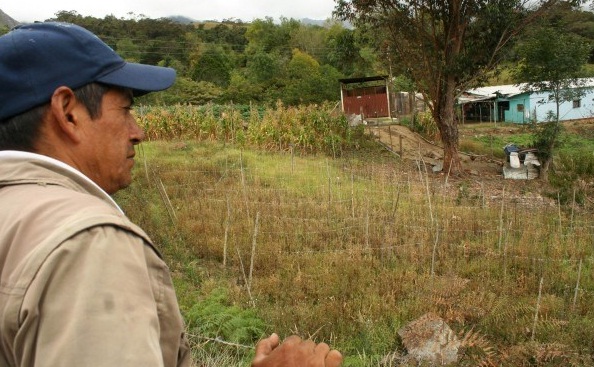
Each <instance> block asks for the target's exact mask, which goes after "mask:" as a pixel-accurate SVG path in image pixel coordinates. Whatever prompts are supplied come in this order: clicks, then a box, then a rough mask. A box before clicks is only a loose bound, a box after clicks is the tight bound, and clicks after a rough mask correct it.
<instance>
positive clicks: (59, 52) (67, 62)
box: [0, 22, 175, 121]
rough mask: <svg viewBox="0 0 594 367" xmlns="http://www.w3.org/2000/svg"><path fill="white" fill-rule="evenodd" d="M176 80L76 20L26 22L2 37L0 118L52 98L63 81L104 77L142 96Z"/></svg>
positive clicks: (76, 84)
mask: <svg viewBox="0 0 594 367" xmlns="http://www.w3.org/2000/svg"><path fill="white" fill-rule="evenodd" d="M174 81H175V70H173V69H171V68H166V67H161V66H154V65H145V64H137V63H131V62H126V61H125V60H124V59H122V58H121V57H120V56H119V55H118V54H117V53H116V52H115V51H114V50H113V49H111V48H110V47H109V46H108V45H107V44H105V43H104V42H103V41H101V40H100V39H99V37H97V36H96V35H95V34H93V33H91V32H90V31H88V30H86V29H85V28H82V27H80V26H77V25H74V24H70V23H60V22H46V23H32V24H24V25H20V26H17V27H15V28H14V29H13V30H11V31H10V32H8V33H7V34H5V35H3V36H2V37H0V121H2V120H4V119H6V118H8V117H12V116H15V115H17V114H20V113H22V112H25V111H27V110H29V109H31V108H33V107H36V106H38V105H41V104H44V103H47V102H49V101H50V99H51V96H52V94H53V93H54V91H55V90H56V89H57V88H58V87H60V86H67V87H69V88H72V89H76V88H79V87H82V86H84V85H86V84H89V83H92V82H100V83H104V84H109V85H113V86H116V87H122V88H129V89H132V91H133V92H134V95H135V96H141V95H143V94H146V93H149V92H154V91H160V90H164V89H167V88H169V87H170V86H171V85H172V84H173V82H174Z"/></svg>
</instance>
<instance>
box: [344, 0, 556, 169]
mask: <svg viewBox="0 0 594 367" xmlns="http://www.w3.org/2000/svg"><path fill="white" fill-rule="evenodd" d="M558 1H560V0H534V1H532V0H473V1H468V0H335V2H336V3H337V5H336V7H335V11H334V13H335V15H336V16H337V17H339V18H340V19H343V20H350V21H352V22H353V23H354V24H355V25H358V24H363V25H367V26H372V27H375V28H377V32H376V34H377V35H378V36H379V35H384V36H385V38H386V42H387V44H388V50H389V52H390V53H391V54H392V60H395V61H396V62H398V63H400V64H401V65H402V66H403V67H404V68H405V70H406V71H407V73H408V74H409V75H410V77H411V79H412V80H413V81H414V82H415V85H416V86H417V88H418V89H419V92H420V93H422V94H423V95H424V96H425V99H426V100H427V101H430V103H429V109H430V111H431V114H432V116H433V119H434V121H435V123H436V124H437V127H438V129H439V132H440V135H441V140H442V143H443V146H444V169H445V170H446V171H449V172H451V173H453V174H460V173H462V165H461V161H460V156H459V154H458V153H459V152H458V145H459V136H458V118H457V115H456V113H455V111H456V110H455V105H456V99H457V97H458V96H459V93H461V92H462V91H464V90H465V89H468V88H470V87H473V86H476V85H479V83H481V82H482V81H483V80H484V79H485V78H486V76H487V75H488V72H490V71H493V70H494V69H495V68H496V66H497V65H498V64H499V62H500V61H501V60H502V58H503V57H504V56H505V52H504V51H505V50H506V49H508V48H509V46H511V44H512V41H513V40H514V39H515V36H517V35H518V34H519V33H520V32H521V31H522V30H523V28H524V27H525V26H527V25H528V24H530V23H531V22H533V21H534V20H535V19H537V18H538V16H539V15H540V13H541V12H544V11H545V10H546V9H547V8H548V7H550V6H551V5H553V4H554V3H556V2H558Z"/></svg>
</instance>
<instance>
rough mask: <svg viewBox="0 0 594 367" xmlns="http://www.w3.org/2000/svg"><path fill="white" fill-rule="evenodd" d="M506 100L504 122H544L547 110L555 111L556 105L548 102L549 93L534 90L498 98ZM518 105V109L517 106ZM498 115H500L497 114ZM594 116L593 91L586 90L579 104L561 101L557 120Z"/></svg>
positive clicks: (500, 100) (498, 103)
mask: <svg viewBox="0 0 594 367" xmlns="http://www.w3.org/2000/svg"><path fill="white" fill-rule="evenodd" d="M503 101H508V102H509V110H506V111H505V113H504V118H505V122H514V123H520V124H521V123H529V122H531V121H533V120H536V121H538V122H544V121H545V120H546V118H547V114H548V112H549V111H550V112H552V113H553V114H554V113H555V111H556V109H557V107H556V104H555V102H549V93H542V92H535V93H522V94H518V95H515V96H512V97H509V98H499V99H498V100H497V106H500V102H503ZM519 105H522V106H523V108H522V107H520V110H521V109H523V110H522V111H520V110H519V109H518V106H519ZM499 116H500V115H499ZM590 117H594V91H592V90H590V91H588V92H587V93H586V94H585V95H584V96H582V97H581V98H580V106H579V107H574V102H573V101H569V102H563V103H562V104H561V105H560V106H559V120H560V121H565V120H579V119H584V118H590Z"/></svg>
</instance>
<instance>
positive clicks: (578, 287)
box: [571, 259, 582, 312]
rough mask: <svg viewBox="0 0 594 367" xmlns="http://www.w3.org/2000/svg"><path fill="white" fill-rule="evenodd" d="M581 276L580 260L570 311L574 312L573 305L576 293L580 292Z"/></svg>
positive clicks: (575, 300)
mask: <svg viewBox="0 0 594 367" xmlns="http://www.w3.org/2000/svg"><path fill="white" fill-rule="evenodd" d="M581 276H582V259H580V265H579V267H578V277H577V282H576V283H575V291H574V292H573V305H572V306H571V310H572V311H573V312H575V305H576V303H577V298H578V292H579V290H580V278H581Z"/></svg>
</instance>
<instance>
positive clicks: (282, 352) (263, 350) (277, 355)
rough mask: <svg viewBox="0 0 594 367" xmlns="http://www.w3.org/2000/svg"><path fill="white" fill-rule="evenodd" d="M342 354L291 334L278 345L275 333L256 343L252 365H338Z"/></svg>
mask: <svg viewBox="0 0 594 367" xmlns="http://www.w3.org/2000/svg"><path fill="white" fill-rule="evenodd" d="M341 363H342V355H341V354H340V352H339V351H337V350H330V347H329V346H328V344H326V343H320V344H316V343H314V342H313V341H311V340H302V339H301V338H300V337H298V336H296V335H293V336H290V337H288V338H287V339H285V340H284V341H283V343H282V344H280V345H279V337H278V335H276V334H272V335H270V336H269V337H268V338H266V339H262V340H260V341H259V342H258V344H257V345H256V356H255V357H254V360H253V361H252V367H277V366H278V367H281V366H282V367H297V366H299V367H338V366H340V364H341Z"/></svg>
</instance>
